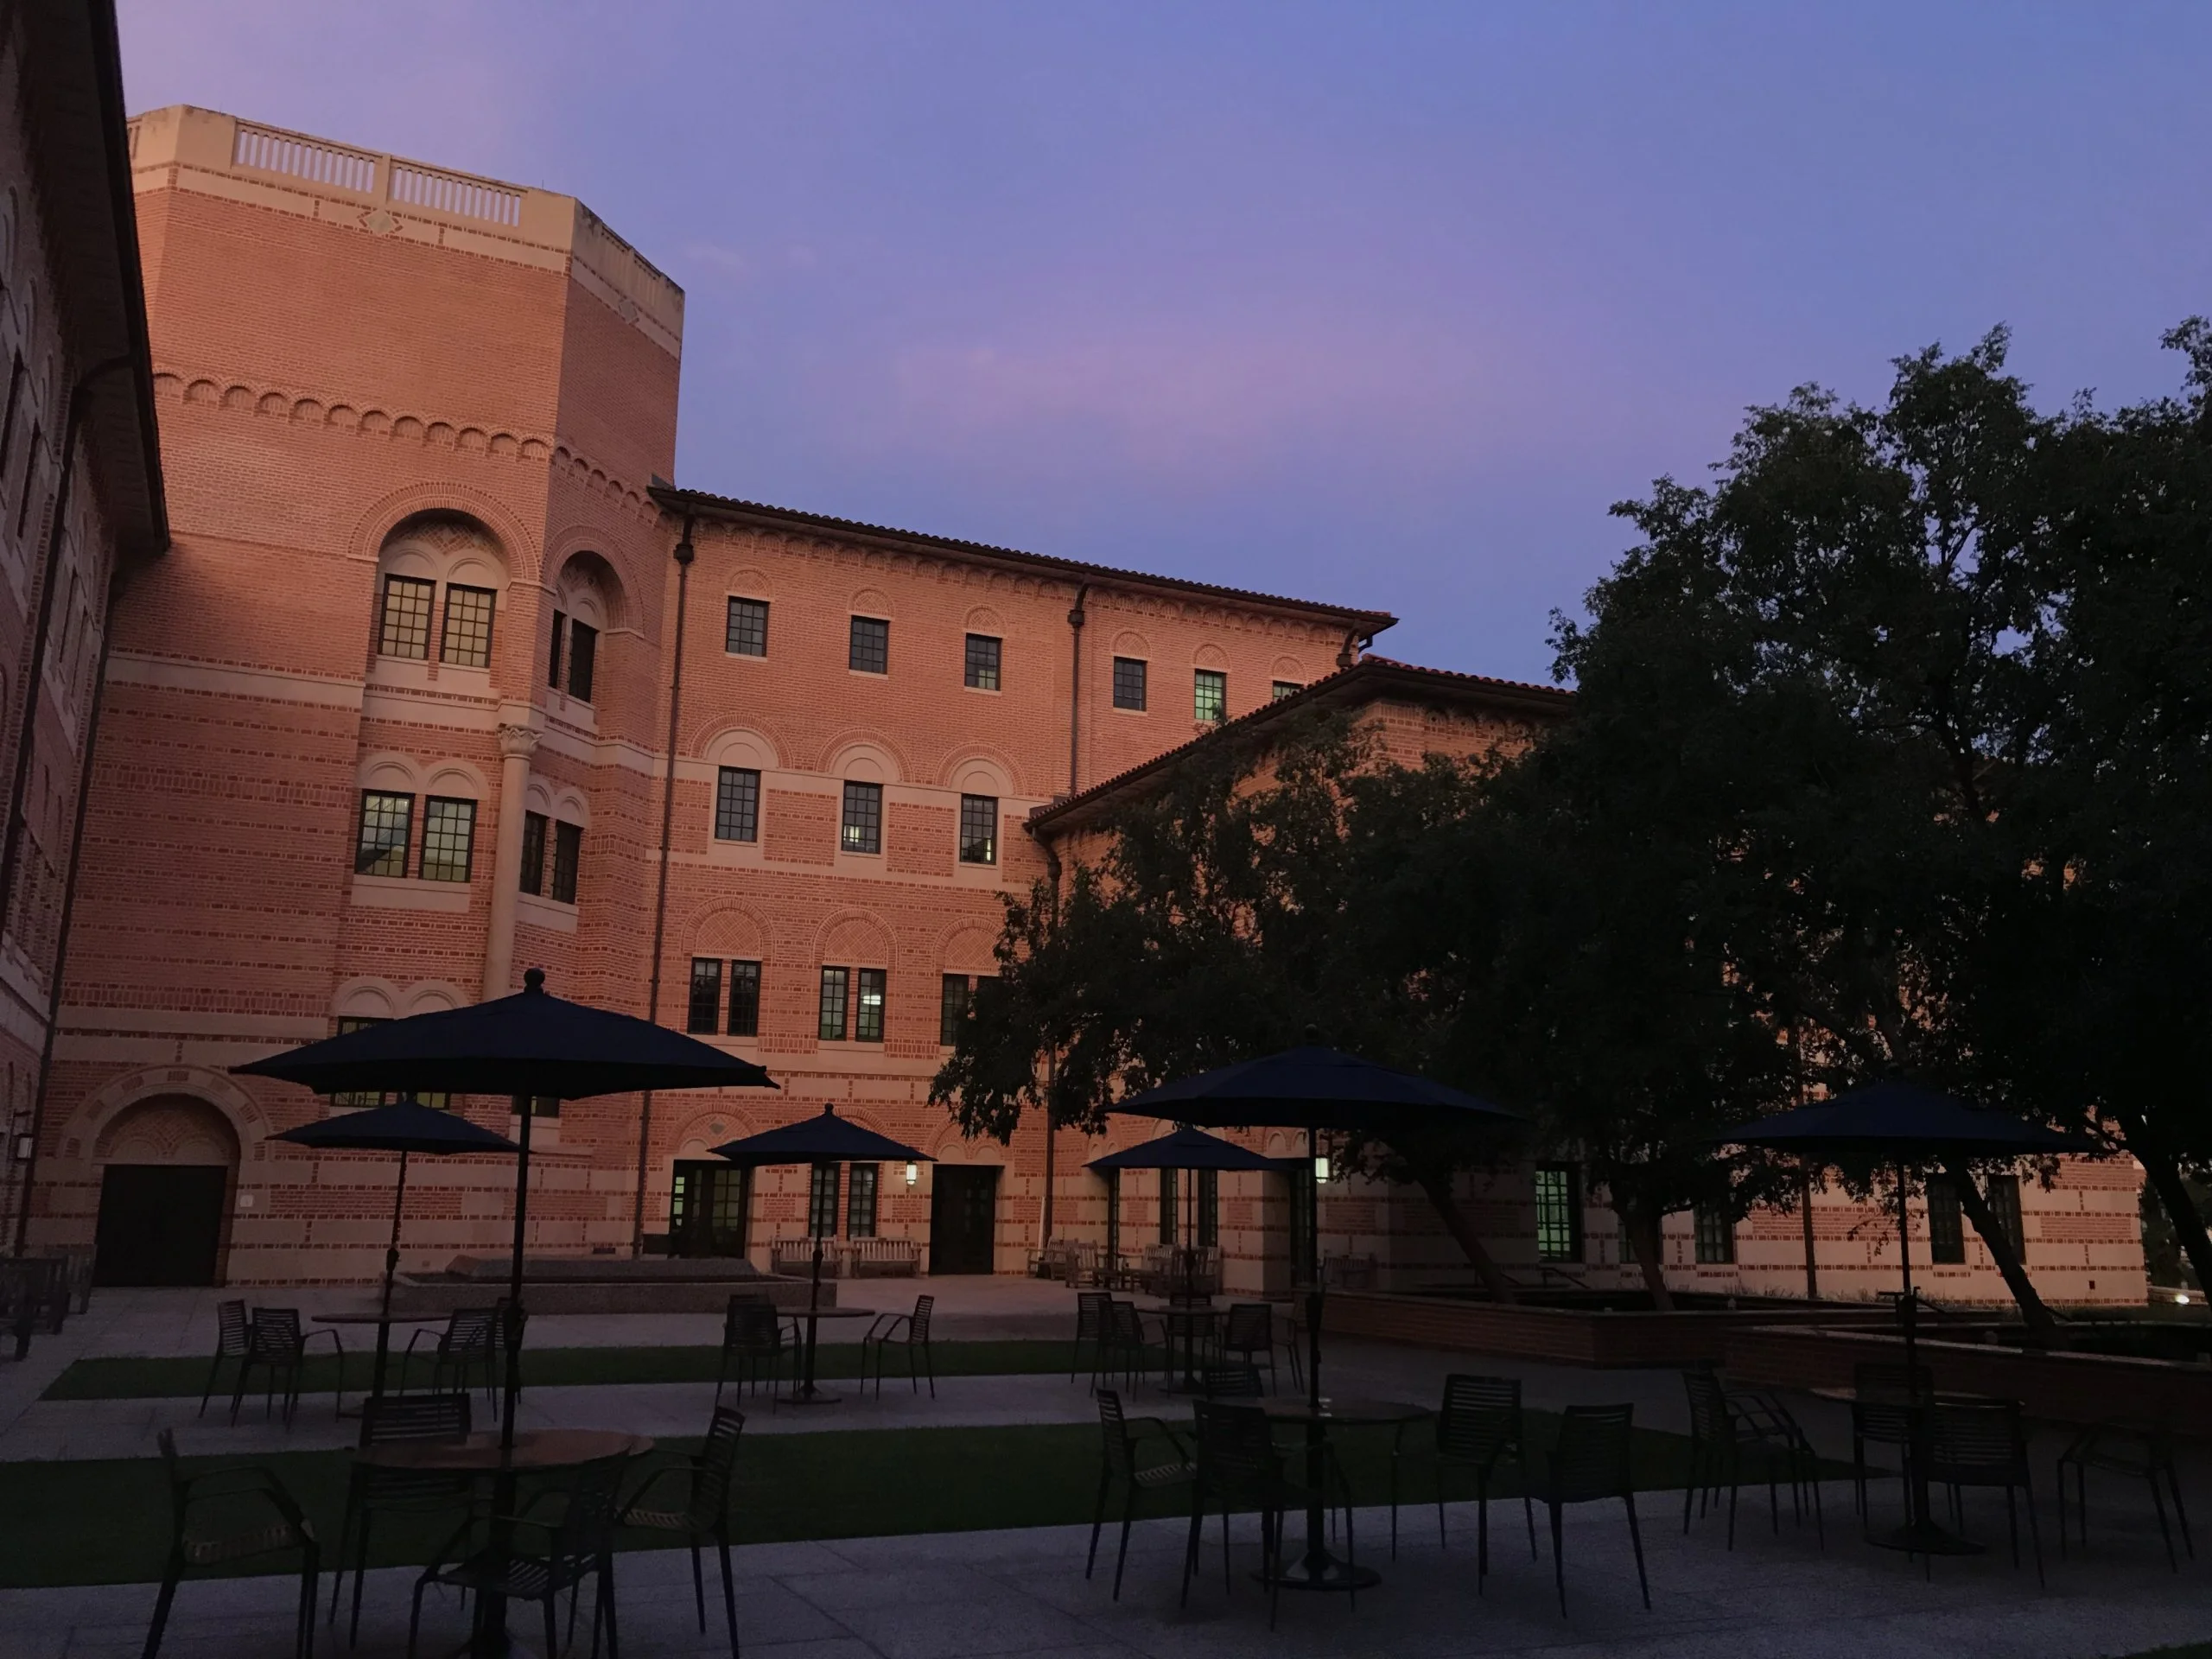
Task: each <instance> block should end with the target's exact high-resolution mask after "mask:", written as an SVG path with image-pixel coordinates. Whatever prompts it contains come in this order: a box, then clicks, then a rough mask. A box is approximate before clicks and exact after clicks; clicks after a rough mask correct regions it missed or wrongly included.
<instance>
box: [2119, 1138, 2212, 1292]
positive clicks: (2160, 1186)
mask: <svg viewBox="0 0 2212 1659" xmlns="http://www.w3.org/2000/svg"><path fill="white" fill-rule="evenodd" d="M2113 1116H2114V1117H2116V1118H2118V1119H2119V1120H2120V1132H2121V1133H2122V1134H2123V1135H2126V1137H2127V1149H2128V1151H2130V1152H2132V1153H2133V1154H2135V1161H2136V1162H2138V1163H2139V1164H2141V1165H2142V1166H2143V1173H2144V1175H2145V1178H2147V1179H2149V1181H2150V1183H2151V1190H2152V1192H2156V1193H2157V1194H2158V1205H2159V1207H2160V1208H2162V1209H2163V1210H2164V1211H2165V1212H2166V1219H2167V1220H2168V1221H2170V1222H2171V1223H2172V1224H2173V1229H2174V1237H2175V1238H2176V1239H2177V1241H2178V1242H2179V1243H2180V1245H2181V1248H2182V1253H2183V1255H2187V1256H2188V1257H2189V1265H2190V1268H2193V1269H2194V1270H2195V1271H2196V1282H2197V1284H2198V1286H2199V1287H2201V1288H2202V1289H2203V1290H2204V1291H2205V1292H2206V1293H2207V1294H2212V1238H2208V1237H2207V1236H2206V1235H2205V1230H2204V1217H2202V1216H2200V1215H2199V1214H2197V1212H2196V1204H2195V1203H2194V1202H2193V1201H2192V1200H2191V1199H2190V1196H2189V1188H2188V1187H2187V1186H2186V1185H2183V1181H2182V1179H2181V1166H2179V1165H2177V1163H2175V1162H2174V1160H2172V1159H2171V1158H2170V1157H2168V1156H2167V1155H2166V1149H2165V1147H2164V1146H2162V1145H2161V1144H2160V1143H2159V1141H2158V1136H2157V1135H2154V1134H2153V1133H2152V1129H2151V1127H2150V1125H2149V1124H2148V1123H2146V1122H2145V1121H2144V1118H2143V1115H2142V1114H2141V1113H2140V1112H2138V1111H2135V1110H2133V1109H2127V1108H2120V1109H2115V1110H2114V1111H2113Z"/></svg>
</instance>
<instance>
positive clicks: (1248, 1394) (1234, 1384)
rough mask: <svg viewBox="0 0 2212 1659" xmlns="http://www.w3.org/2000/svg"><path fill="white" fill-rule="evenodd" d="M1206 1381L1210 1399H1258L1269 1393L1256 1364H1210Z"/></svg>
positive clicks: (1207, 1368) (1207, 1393)
mask: <svg viewBox="0 0 2212 1659" xmlns="http://www.w3.org/2000/svg"><path fill="white" fill-rule="evenodd" d="M1205 1381H1206V1398H1207V1399H1209V1400H1257V1399H1259V1398H1261V1397H1262V1395H1265V1394H1266V1393H1267V1389H1265V1388H1264V1387H1263V1386H1262V1384H1261V1382H1260V1368H1259V1367H1258V1366H1256V1365H1251V1364H1242V1365H1209V1366H1207V1367H1206V1378H1205Z"/></svg>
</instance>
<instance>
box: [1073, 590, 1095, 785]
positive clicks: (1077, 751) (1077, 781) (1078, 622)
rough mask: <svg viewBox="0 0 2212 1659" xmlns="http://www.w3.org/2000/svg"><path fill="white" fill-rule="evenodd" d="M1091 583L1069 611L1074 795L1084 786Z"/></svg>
mask: <svg viewBox="0 0 2212 1659" xmlns="http://www.w3.org/2000/svg"><path fill="white" fill-rule="evenodd" d="M1088 597H1090V583H1089V582H1084V584H1083V585H1082V586H1081V587H1079V588H1077V589H1076V590H1075V606H1074V608H1073V609H1071V610H1070V611H1069V612H1068V658H1069V668H1068V793H1069V794H1071V795H1073V794H1075V793H1076V792H1077V791H1079V790H1080V789H1081V788H1082V787H1083V784H1082V780H1081V772H1080V771H1079V769H1078V762H1079V761H1080V760H1081V759H1082V754H1083V625H1084V620H1085V619H1084V613H1083V601H1084V600H1085V599H1087V598H1088Z"/></svg>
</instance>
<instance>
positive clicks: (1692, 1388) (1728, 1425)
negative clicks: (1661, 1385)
mask: <svg viewBox="0 0 2212 1659" xmlns="http://www.w3.org/2000/svg"><path fill="white" fill-rule="evenodd" d="M1682 1386H1683V1388H1685V1389H1688V1391H1689V1396H1690V1438H1691V1439H1692V1440H1712V1441H1716V1442H1717V1441H1721V1440H1727V1439H1728V1438H1729V1437H1730V1436H1731V1434H1732V1433H1733V1432H1734V1429H1735V1427H1736V1420H1735V1418H1734V1417H1733V1416H1732V1415H1731V1414H1730V1413H1729V1410H1728V1393H1727V1390H1726V1389H1723V1388H1722V1387H1721V1386H1720V1379H1719V1377H1717V1376H1714V1375H1713V1373H1712V1372H1711V1371H1710V1370H1704V1369H1701V1368H1693V1369H1691V1370H1687V1371H1684V1372H1683V1373H1682Z"/></svg>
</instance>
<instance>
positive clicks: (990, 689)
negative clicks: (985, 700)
mask: <svg viewBox="0 0 2212 1659" xmlns="http://www.w3.org/2000/svg"><path fill="white" fill-rule="evenodd" d="M960 689H961V690H963V691H973V692H974V693H975V694H976V696H979V697H1002V696H1005V695H1006V689H1005V688H1004V687H1003V686H996V685H969V684H966V683H963V684H962V685H961V688H960Z"/></svg>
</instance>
